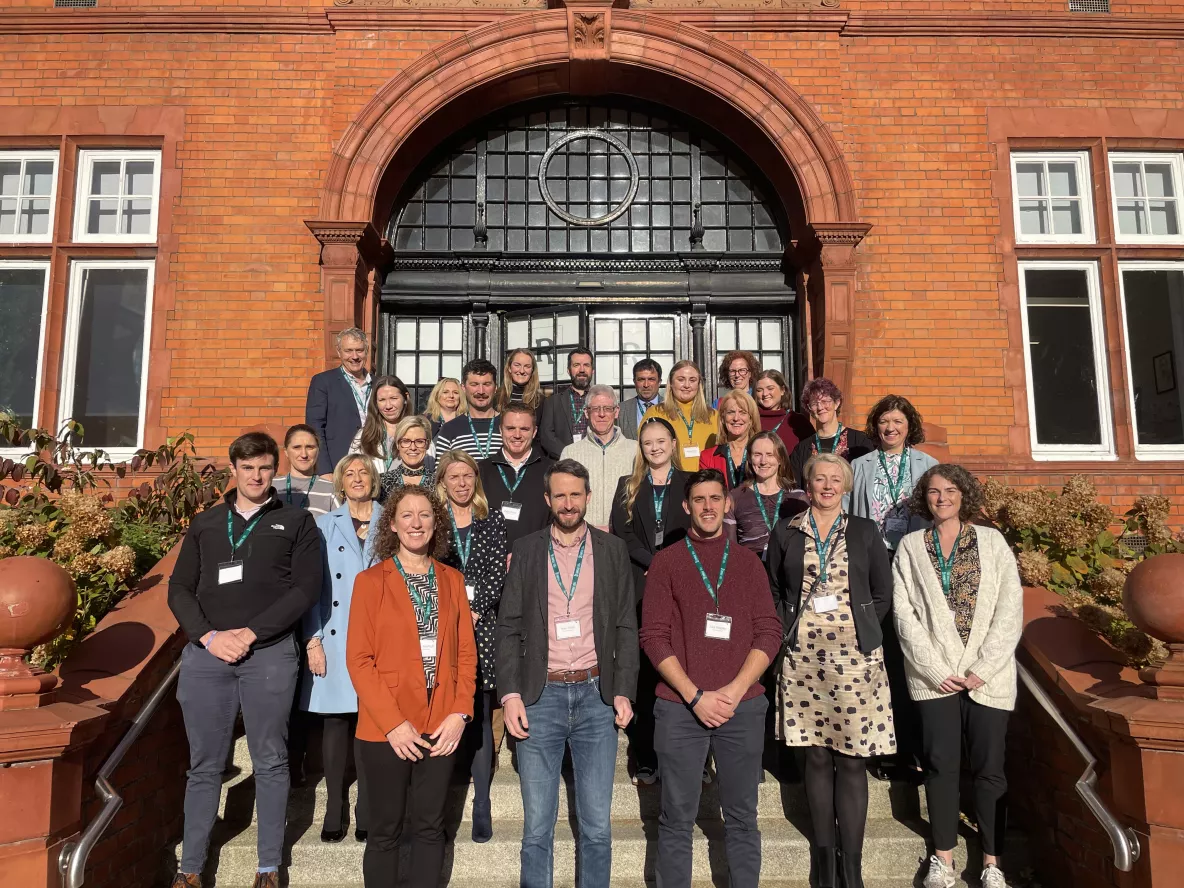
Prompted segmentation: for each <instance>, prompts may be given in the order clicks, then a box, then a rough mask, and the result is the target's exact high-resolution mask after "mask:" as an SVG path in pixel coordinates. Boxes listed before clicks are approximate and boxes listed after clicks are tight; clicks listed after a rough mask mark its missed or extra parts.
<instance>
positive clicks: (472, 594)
mask: <svg viewBox="0 0 1184 888" xmlns="http://www.w3.org/2000/svg"><path fill="white" fill-rule="evenodd" d="M465 595H466V596H467V597H468V599H469V602H470V603H472V601H473V599H474V598H476V597H477V590H476V589H474V588H473V587H472V586H465Z"/></svg>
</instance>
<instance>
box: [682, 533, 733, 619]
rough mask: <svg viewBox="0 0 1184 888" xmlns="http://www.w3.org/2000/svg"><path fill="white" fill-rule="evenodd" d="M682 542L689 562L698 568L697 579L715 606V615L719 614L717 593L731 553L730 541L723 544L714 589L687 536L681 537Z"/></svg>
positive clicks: (721, 588) (722, 584) (721, 584)
mask: <svg viewBox="0 0 1184 888" xmlns="http://www.w3.org/2000/svg"><path fill="white" fill-rule="evenodd" d="M683 542H684V543H686V544H687V551H688V552H690V553H691V560H692V561H694V562H695V567H697V568H699V578H700V579H702V580H703V587H704V588H705V589H706V590H707V594H708V595H710V596H711V600H712V602H713V603H714V604H715V611H716V613H719V593H720V592H721V591H722V590H723V588H724V573H725V572H726V571H727V569H728V555H729V553H730V552H731V551H732V541H731V540H728V541H727V542H725V543H724V557H723V559H722V560H721V561H720V563H719V579H717V580H716V581H715V586H714V587H712V585H711V580H709V579H707V571H705V570H704V569H703V562H701V561H700V560H699V553H698V552H696V551H695V547H694V546H692V545H691V538H690V537H689V536H686V537H683Z"/></svg>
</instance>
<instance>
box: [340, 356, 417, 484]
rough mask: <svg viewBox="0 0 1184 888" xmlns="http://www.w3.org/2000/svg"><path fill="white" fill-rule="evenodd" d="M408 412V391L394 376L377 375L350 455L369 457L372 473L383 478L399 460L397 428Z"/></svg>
mask: <svg viewBox="0 0 1184 888" xmlns="http://www.w3.org/2000/svg"><path fill="white" fill-rule="evenodd" d="M410 409H411V392H410V391H408V389H407V386H405V385H403V381H402V380H401V379H399V377H397V376H380V377H378V378H377V379H376V380H374V383H373V385H371V386H370V402H369V403H368V404H367V405H366V422H365V423H364V424H363V425H362V427H361V428H360V429H359V430H358V433H357V434H356V435H354V439H353V441H351V442H350V445H349V452H350V453H361V454H364V455H366V456H368V457H370V460H371V462H373V464H374V474H375V475H376V476H382V475H383V474H384V473H385V472H389V471H390V470H391V466H393V465H394V463H395V461H396V460H397V459H398V458H399V455H398V453H397V452H396V449H395V440H396V439H397V437H398V435H397V432H396V427H397V426H398V425H399V422H400V421H401V420H402V419H403V417H405V416H406V415H407V413H408V411H409V410H410Z"/></svg>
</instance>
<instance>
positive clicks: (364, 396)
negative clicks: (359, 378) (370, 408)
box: [341, 367, 370, 414]
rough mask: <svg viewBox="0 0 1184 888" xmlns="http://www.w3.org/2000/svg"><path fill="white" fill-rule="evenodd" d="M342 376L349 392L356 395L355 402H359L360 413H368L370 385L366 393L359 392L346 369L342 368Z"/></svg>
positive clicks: (366, 387)
mask: <svg viewBox="0 0 1184 888" xmlns="http://www.w3.org/2000/svg"><path fill="white" fill-rule="evenodd" d="M341 375H342V376H344V377H345V384H346V385H348V386H349V390H350V391H351V392H353V394H354V401H356V402H357V405H358V411H359V412H361V413H362V414H365V413H366V402H367V401H369V400H370V383H369V382H367V383H366V386H365V390H364V392H359V391H358V387H357V386H356V385H354V381H353V380H352V379H351V378H350V375H349V374H348V373H346V372H345V368H344V367H342V368H341Z"/></svg>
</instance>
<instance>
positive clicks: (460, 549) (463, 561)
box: [448, 503, 473, 571]
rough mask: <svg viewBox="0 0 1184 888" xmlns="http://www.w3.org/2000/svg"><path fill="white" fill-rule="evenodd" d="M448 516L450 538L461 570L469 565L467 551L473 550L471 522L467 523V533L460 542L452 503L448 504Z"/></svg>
mask: <svg viewBox="0 0 1184 888" xmlns="http://www.w3.org/2000/svg"><path fill="white" fill-rule="evenodd" d="M448 518H449V520H450V521H451V522H452V538H453V540H454V541H455V543H456V554H457V556H458V557H459V558H460V569H461V570H462V571H463V570H464V569H465V568H466V567H468V566H469V553H470V552H472V551H473V524H472V523H470V524H469V535H468V536H467V537H465V539H464V542H463V544H462V542H461V538H460V528H459V527H457V526H456V515H455V514H453V511H452V503H449V504H448Z"/></svg>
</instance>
